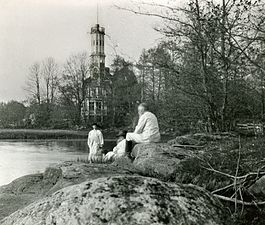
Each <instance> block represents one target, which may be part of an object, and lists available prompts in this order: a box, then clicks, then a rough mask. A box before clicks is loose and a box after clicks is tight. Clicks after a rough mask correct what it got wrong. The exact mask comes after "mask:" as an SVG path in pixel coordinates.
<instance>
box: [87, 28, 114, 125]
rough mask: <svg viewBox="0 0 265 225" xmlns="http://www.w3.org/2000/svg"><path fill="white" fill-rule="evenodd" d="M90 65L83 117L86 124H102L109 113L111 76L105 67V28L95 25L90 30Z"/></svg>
mask: <svg viewBox="0 0 265 225" xmlns="http://www.w3.org/2000/svg"><path fill="white" fill-rule="evenodd" d="M90 35H91V56H90V57H91V64H90V73H89V77H88V78H87V80H86V84H87V89H86V90H87V92H86V101H85V104H84V115H85V117H86V120H87V122H88V123H91V122H103V121H104V119H105V118H106V117H107V115H108V112H109V108H110V105H109V101H108V100H109V99H110V96H111V75H110V72H109V68H107V67H106V66H105V57H106V55H105V50H104V47H105V28H104V27H101V26H100V25H99V24H96V25H95V26H93V27H92V28H91V32H90Z"/></svg>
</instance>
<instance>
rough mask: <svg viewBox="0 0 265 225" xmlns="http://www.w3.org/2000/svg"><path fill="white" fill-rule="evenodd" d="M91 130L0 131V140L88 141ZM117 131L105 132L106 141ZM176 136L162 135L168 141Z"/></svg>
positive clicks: (111, 138)
mask: <svg viewBox="0 0 265 225" xmlns="http://www.w3.org/2000/svg"><path fill="white" fill-rule="evenodd" d="M88 132H89V130H87V131H85V130H82V131H78V130H58V129H54V130H53V129H0V140H38V139H86V138H87V134H88ZM116 132H117V131H114V130H103V134H104V139H110V140H113V139H115V138H116V137H115V134H116ZM173 137H174V135H165V134H163V135H162V140H163V141H167V140H169V139H171V138H173Z"/></svg>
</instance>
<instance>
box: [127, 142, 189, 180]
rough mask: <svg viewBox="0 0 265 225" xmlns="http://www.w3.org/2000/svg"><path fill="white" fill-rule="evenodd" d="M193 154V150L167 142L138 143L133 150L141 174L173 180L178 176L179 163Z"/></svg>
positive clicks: (134, 162)
mask: <svg viewBox="0 0 265 225" xmlns="http://www.w3.org/2000/svg"><path fill="white" fill-rule="evenodd" d="M191 155H192V152H191V151H188V150H184V149H181V148H176V147H173V146H170V145H169V144H166V143H159V144H157V143H151V144H138V145H135V147H134V148H133V151H132V156H133V157H134V158H135V159H134V161H133V165H134V167H135V168H136V169H137V170H138V173H139V174H141V175H145V176H150V177H156V178H159V179H161V180H164V181H173V180H174V179H175V177H176V173H177V165H178V164H179V163H180V162H181V160H183V159H185V158H187V157H191Z"/></svg>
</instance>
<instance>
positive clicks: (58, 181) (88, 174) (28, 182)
mask: <svg viewBox="0 0 265 225" xmlns="http://www.w3.org/2000/svg"><path fill="white" fill-rule="evenodd" d="M126 174H128V175H131V174H134V171H132V168H131V169H129V168H125V167H124V169H123V168H122V166H119V165H110V164H86V163H78V162H65V163H62V164H58V165H55V166H51V167H49V168H47V169H46V170H45V172H44V173H40V174H33V175H27V176H24V177H21V178H18V179H16V180H14V181H13V182H11V183H10V184H8V185H5V186H2V187H0V220H1V219H2V218H4V217H6V216H8V215H9V214H11V213H13V212H15V211H16V210H18V209H20V208H22V207H25V206H26V205H28V204H30V203H32V202H34V201H36V200H37V199H40V198H43V197H45V196H47V195H50V194H52V193H54V192H55V191H57V190H60V189H62V188H64V187H68V186H71V185H75V184H79V183H81V182H84V181H86V180H93V179H95V178H99V177H109V176H117V175H126Z"/></svg>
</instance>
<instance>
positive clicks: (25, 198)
mask: <svg viewBox="0 0 265 225" xmlns="http://www.w3.org/2000/svg"><path fill="white" fill-rule="evenodd" d="M229 138H230V137H227V136H211V137H210V136H204V137H203V138H201V137H200V138H198V136H192V138H191V137H188V136H185V137H181V138H180V137H178V138H176V139H175V140H172V141H170V142H169V143H161V144H142V145H136V146H135V147H134V149H133V155H134V156H135V160H134V161H133V162H132V161H131V160H130V159H128V158H123V159H119V160H117V161H115V162H114V163H112V164H86V163H81V162H65V163H62V164H59V165H55V166H52V167H49V168H47V169H46V170H45V172H44V173H40V174H33V175H28V176H24V177H21V178H19V179H16V180H15V181H13V182H12V183H10V184H8V185H5V186H2V187H0V221H1V222H0V224H2V225H11V224H14V225H21V224H23V225H37V224H39V225H44V224H57V225H60V224H69V225H70V224H81V225H83V224H95V225H96V224H97V225H100V224H112V225H114V224H117V225H118V224H127V225H130V224H135V225H137V224H139V225H140V224H145V225H148V224H161V225H162V224H185V225H195V224H196V225H200V224H205V225H206V224H207V225H228V224H229V225H231V224H233V223H232V222H231V218H230V214H229V212H228V210H226V209H225V208H226V207H227V205H225V203H220V201H219V200H218V199H217V198H215V197H214V195H213V194H211V193H210V192H209V190H210V191H211V184H209V181H208V180H207V179H205V177H204V176H203V172H202V171H200V168H199V166H198V165H197V164H196V163H195V162H196V161H197V162H198V161H199V159H200V158H202V157H205V158H206V157H208V155H207V154H209V151H213V149H210V150H207V154H206V153H205V151H206V150H205V148H206V145H205V143H211V144H213V143H214V144H216V143H219V142H220V141H223V140H225V141H226V139H229ZM233 138H234V137H233ZM233 138H232V139H233ZM176 144H177V145H182V146H190V147H185V148H179V147H174V146H176ZM194 146H200V147H199V148H195V149H194ZM202 146H204V148H202ZM207 146H208V144H207ZM212 153H213V152H211V154H212ZM205 155H206V156H205ZM198 174H199V175H198ZM208 176H209V175H208ZM211 179H216V183H215V184H216V186H215V188H217V187H218V185H221V184H222V185H224V184H225V183H226V180H220V181H219V180H218V179H217V178H216V177H215V176H212V177H211ZM203 180H204V181H205V183H202V182H203ZM189 183H190V184H189ZM198 185H199V186H201V187H199V186H198ZM205 188H206V189H207V190H206V189H205ZM255 190H257V188H256V189H255ZM224 206H226V207H224ZM237 224H243V223H237Z"/></svg>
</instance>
